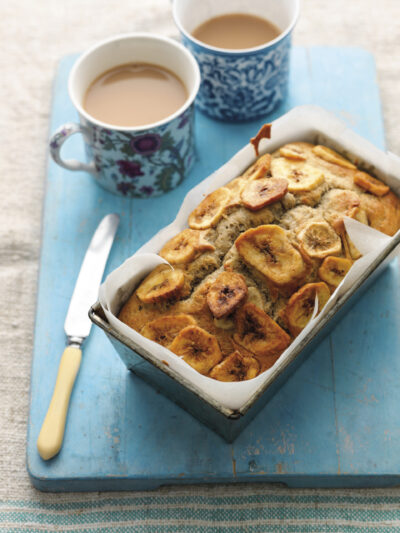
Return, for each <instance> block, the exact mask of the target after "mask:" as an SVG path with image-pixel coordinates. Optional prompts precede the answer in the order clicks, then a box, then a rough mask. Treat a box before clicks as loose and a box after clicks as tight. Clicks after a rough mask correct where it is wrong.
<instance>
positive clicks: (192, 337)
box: [169, 326, 222, 374]
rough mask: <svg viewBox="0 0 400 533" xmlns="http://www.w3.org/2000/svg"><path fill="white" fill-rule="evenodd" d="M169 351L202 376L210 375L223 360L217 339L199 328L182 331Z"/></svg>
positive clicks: (191, 327)
mask: <svg viewBox="0 0 400 533" xmlns="http://www.w3.org/2000/svg"><path fill="white" fill-rule="evenodd" d="M169 349H170V350H171V352H174V353H176V354H177V355H180V356H181V357H183V360H184V361H186V363H188V365H190V366H192V367H193V368H194V369H195V370H197V372H200V374H208V372H209V371H210V370H211V368H212V367H213V366H215V365H217V364H218V363H219V362H220V361H221V359H222V354H221V350H220V348H219V344H218V341H217V339H216V338H215V337H214V335H210V333H207V331H206V330H204V329H202V328H199V327H198V326H188V327H187V328H184V329H182V330H181V331H180V332H179V333H178V336H177V337H175V339H174V341H173V342H172V344H171V345H170V347H169Z"/></svg>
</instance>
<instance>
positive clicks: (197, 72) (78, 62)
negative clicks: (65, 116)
mask: <svg viewBox="0 0 400 533" xmlns="http://www.w3.org/2000/svg"><path fill="white" fill-rule="evenodd" d="M137 38H140V39H143V38H145V39H148V40H152V41H160V42H162V43H169V44H171V45H172V46H174V47H175V48H176V50H178V51H180V52H181V53H183V54H184V55H185V56H186V57H187V58H188V59H189V61H190V63H191V64H192V67H193V72H194V77H195V80H194V87H193V89H192V91H191V92H190V93H189V95H188V97H187V99H186V101H185V103H184V104H183V105H182V106H181V107H180V108H179V109H177V110H176V111H175V113H172V114H171V115H168V116H167V117H165V118H163V119H162V120H159V121H158V122H152V123H150V124H143V125H140V126H117V125H116V124H109V123H108V122H102V121H101V120H98V119H96V118H94V117H93V116H92V115H90V114H89V113H88V112H87V111H85V109H84V108H83V107H82V105H81V103H80V102H78V101H77V99H75V97H74V94H73V83H74V78H75V76H76V71H77V70H78V68H79V66H80V65H81V63H82V62H83V61H84V60H85V59H86V58H87V57H88V56H90V55H91V54H92V53H93V52H94V51H95V50H97V49H98V48H101V47H102V46H104V45H106V44H109V43H111V42H114V41H122V40H125V39H137ZM160 66H161V65H160ZM174 74H175V72H174ZM178 78H179V79H180V77H179V76H178ZM200 81H201V76H200V68H199V65H198V63H197V61H196V60H195V58H194V57H193V54H191V52H190V51H189V50H188V49H187V48H185V46H183V45H182V44H181V43H180V42H178V41H176V40H175V39H171V38H170V37H164V36H162V35H155V34H153V33H147V32H135V33H122V34H119V35H114V36H113V37H109V38H107V39H103V40H102V41H99V42H97V43H96V44H94V45H93V46H91V47H90V48H88V49H87V50H86V51H85V52H83V53H82V54H81V55H80V56H79V57H78V59H77V60H76V61H75V63H74V65H73V67H72V69H71V72H70V74H69V77H68V93H69V97H70V98H71V101H72V103H73V104H74V106H75V107H76V109H77V110H78V112H79V113H80V114H81V115H83V116H84V117H85V118H86V120H88V121H89V122H91V123H93V124H95V125H97V126H100V127H101V128H105V129H109V130H115V131H126V132H136V131H145V130H149V129H152V128H157V127H158V126H162V125H164V124H168V123H169V122H172V121H173V120H174V119H176V118H178V117H179V116H180V115H182V113H184V112H185V111H186V110H187V109H188V108H189V107H190V106H191V105H192V104H193V102H194V100H195V98H196V96H197V93H198V92H199V88H200ZM181 82H182V83H183V81H182V80H181ZM184 85H185V84H184ZM185 87H186V86H185ZM186 90H187V87H186Z"/></svg>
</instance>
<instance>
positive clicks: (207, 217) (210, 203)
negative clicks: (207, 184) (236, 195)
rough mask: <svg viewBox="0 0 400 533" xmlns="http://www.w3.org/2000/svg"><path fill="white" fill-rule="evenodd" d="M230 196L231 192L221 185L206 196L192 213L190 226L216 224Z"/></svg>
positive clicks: (199, 227) (196, 227)
mask: <svg viewBox="0 0 400 533" xmlns="http://www.w3.org/2000/svg"><path fill="white" fill-rule="evenodd" d="M230 196H231V192H230V190H229V189H227V188H226V187H220V188H219V189H217V190H216V191H214V192H212V193H211V194H209V195H208V196H206V197H205V198H204V200H203V201H202V202H201V203H200V204H199V205H198V206H197V207H196V209H194V211H192V213H191V214H190V216H189V226H190V227H191V228H192V229H207V228H211V227H212V226H215V224H217V222H218V221H219V220H220V218H221V217H222V214H223V212H224V208H225V207H226V205H227V204H228V203H229V199H230Z"/></svg>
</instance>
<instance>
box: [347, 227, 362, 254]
mask: <svg viewBox="0 0 400 533" xmlns="http://www.w3.org/2000/svg"><path fill="white" fill-rule="evenodd" d="M345 238H346V244H347V248H348V250H346V257H348V256H350V257H351V259H360V257H361V253H360V250H359V249H358V248H357V246H356V245H355V244H354V242H353V241H352V240H351V239H350V237H349V235H348V233H347V232H346V236H345Z"/></svg>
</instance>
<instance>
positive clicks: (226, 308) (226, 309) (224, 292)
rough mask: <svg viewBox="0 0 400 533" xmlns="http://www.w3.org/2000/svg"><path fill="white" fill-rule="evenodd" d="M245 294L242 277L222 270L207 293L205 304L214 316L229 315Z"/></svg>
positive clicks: (245, 287) (245, 286)
mask: <svg viewBox="0 0 400 533" xmlns="http://www.w3.org/2000/svg"><path fill="white" fill-rule="evenodd" d="M246 296H247V285H246V282H245V280H244V277H243V276H241V275H240V274H236V273H235V272H222V274H220V275H219V276H218V277H217V279H216V280H215V281H214V283H213V284H212V285H211V287H210V289H209V290H208V293H207V304H208V307H209V308H210V311H211V313H212V314H213V316H214V317H215V318H222V317H226V316H228V315H230V314H231V313H232V312H233V311H234V310H235V309H236V307H238V306H239V305H240V304H241V303H242V302H243V300H244V299H245V298H246Z"/></svg>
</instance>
